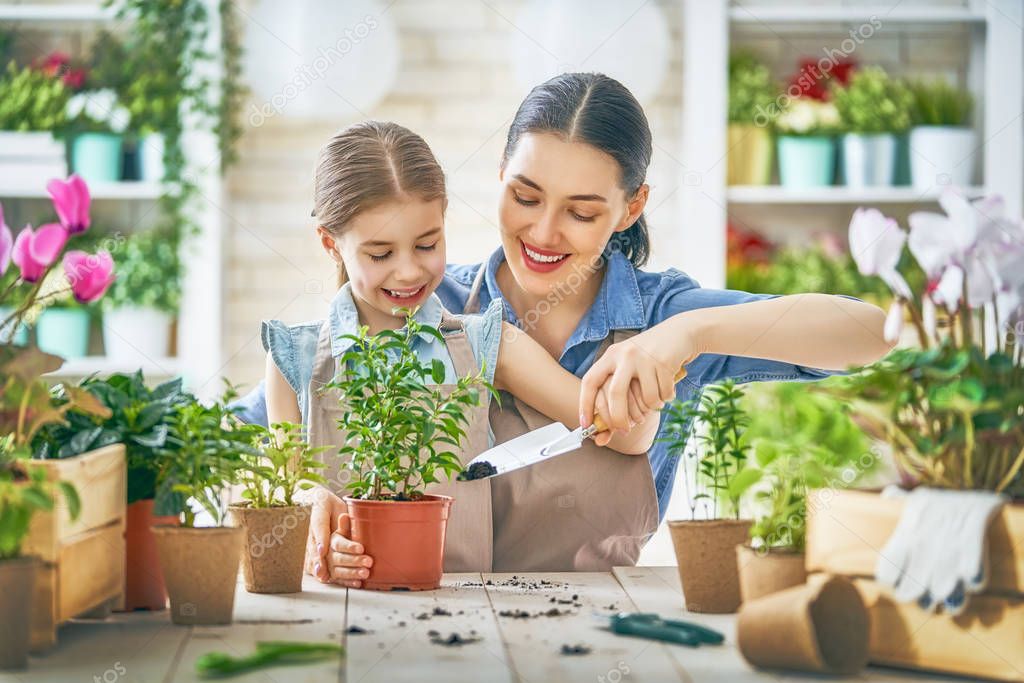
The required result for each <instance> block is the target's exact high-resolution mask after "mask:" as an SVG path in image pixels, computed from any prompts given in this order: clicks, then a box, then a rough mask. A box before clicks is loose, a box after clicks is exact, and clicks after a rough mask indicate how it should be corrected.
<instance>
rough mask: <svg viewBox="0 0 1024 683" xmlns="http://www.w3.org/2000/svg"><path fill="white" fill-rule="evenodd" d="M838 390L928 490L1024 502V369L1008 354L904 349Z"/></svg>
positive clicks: (946, 347)
mask: <svg viewBox="0 0 1024 683" xmlns="http://www.w3.org/2000/svg"><path fill="white" fill-rule="evenodd" d="M834 390H835V393H836V395H838V396H840V397H841V398H843V399H844V400H847V401H849V402H850V403H851V405H853V407H854V410H855V411H856V412H857V413H858V415H859V417H860V419H861V420H863V421H864V422H865V423H867V424H868V425H869V426H870V427H871V429H872V431H873V432H874V433H875V434H876V435H877V436H879V437H880V438H881V437H884V438H887V439H889V440H890V441H891V442H892V443H893V445H894V446H895V447H896V456H897V459H898V462H899V464H900V466H901V467H902V468H903V469H904V470H905V471H906V472H907V473H908V474H909V475H911V476H912V477H914V478H915V479H916V480H918V481H920V482H921V483H922V484H925V485H928V486H936V487H939V488H952V489H984V490H990V491H1005V492H1007V493H1009V494H1010V495H1011V496H1013V497H1022V496H1024V476H1022V467H1024V419H1022V418H1021V411H1022V406H1024V367H1022V366H1021V365H1020V363H1017V362H1014V359H1013V357H1012V356H1010V355H1008V354H1007V353H1004V352H1002V351H998V352H994V353H992V354H990V355H988V356H986V355H985V353H984V352H983V351H982V350H981V349H980V348H979V347H978V346H976V345H971V346H967V347H960V346H958V345H957V344H956V343H955V341H954V340H953V339H951V338H949V337H947V338H945V339H943V340H941V341H940V343H939V344H938V345H936V346H933V347H930V348H927V349H920V348H904V349H897V350H895V351H893V352H892V353H890V354H889V355H888V356H887V357H886V358H884V359H882V360H881V361H879V362H878V363H875V364H874V365H871V366H869V367H867V368H865V369H864V370H862V371H861V372H859V373H857V374H854V375H851V376H849V377H845V378H843V379H842V381H841V382H839V383H838V384H837V385H836V386H835V388H834Z"/></svg>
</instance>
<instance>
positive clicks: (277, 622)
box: [235, 619, 320, 625]
mask: <svg viewBox="0 0 1024 683" xmlns="http://www.w3.org/2000/svg"><path fill="white" fill-rule="evenodd" d="M318 621H320V620H319V619H235V623H236V624H255V625H263V624H269V625H287V624H313V623H316V622H318Z"/></svg>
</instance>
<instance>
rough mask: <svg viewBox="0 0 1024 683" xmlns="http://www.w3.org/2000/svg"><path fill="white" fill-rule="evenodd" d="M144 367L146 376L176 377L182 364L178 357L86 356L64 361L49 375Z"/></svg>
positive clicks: (56, 375) (61, 375) (77, 374)
mask: <svg viewBox="0 0 1024 683" xmlns="http://www.w3.org/2000/svg"><path fill="white" fill-rule="evenodd" d="M140 368H141V369H142V374H144V375H145V376H146V378H147V379H148V378H151V377H163V378H168V377H176V376H177V375H178V374H179V373H180V370H181V364H180V362H179V359H178V358H176V357H167V358H157V359H153V360H146V361H144V362H142V363H140V362H139V361H137V360H135V361H124V360H120V359H117V358H109V357H107V356H86V357H85V358H73V359H70V360H66V361H64V365H62V366H61V368H60V369H59V370H55V371H54V372H51V373H48V374H47V375H46V376H47V377H52V378H55V379H62V378H66V377H72V378H79V377H86V376H88V375H91V374H93V373H97V374H99V375H101V376H106V375H109V374H112V373H115V372H124V373H132V372H135V371H136V370H139V369H140Z"/></svg>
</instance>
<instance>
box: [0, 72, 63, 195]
mask: <svg viewBox="0 0 1024 683" xmlns="http://www.w3.org/2000/svg"><path fill="white" fill-rule="evenodd" d="M70 96H71V92H70V90H69V89H68V88H67V87H66V86H65V85H64V83H63V82H62V80H61V79H59V78H53V77H52V76H48V75H46V74H45V73H43V72H42V71H40V70H38V69H33V68H31V67H22V68H19V67H18V66H17V65H16V64H15V63H14V62H13V61H11V62H7V66H6V68H5V69H4V70H3V72H2V73H0V181H7V182H24V180H25V177H26V174H30V175H32V176H36V177H39V178H42V179H48V178H52V177H55V176H56V177H61V176H64V175H65V174H66V173H67V160H66V158H65V152H64V145H63V143H62V142H60V141H59V140H57V139H56V138H55V137H54V131H59V130H61V129H62V128H63V126H64V123H65V108H66V106H67V102H68V98H69V97H70Z"/></svg>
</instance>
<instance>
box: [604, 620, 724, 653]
mask: <svg viewBox="0 0 1024 683" xmlns="http://www.w3.org/2000/svg"><path fill="white" fill-rule="evenodd" d="M598 616H600V615H598ZM600 618H601V619H602V620H603V619H605V618H607V619H608V620H609V623H608V629H609V630H610V631H612V632H613V633H618V634H619V635H624V636H634V637H637V638H648V639H650V640H663V641H665V642H669V643H679V644H680V645H686V646H688V647H699V646H701V645H721V644H722V642H723V641H724V640H725V636H724V635H722V634H721V633H719V632H718V631H716V630H714V629H711V628H708V627H706V626H701V625H700V624H694V623H693V622H689V621H680V620H677V619H662V618H661V617H660V616H658V615H657V614H654V613H653V612H634V613H631V614H627V613H619V614H613V615H611V616H610V617H604V616H600Z"/></svg>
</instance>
